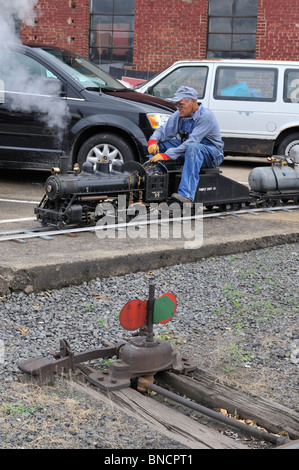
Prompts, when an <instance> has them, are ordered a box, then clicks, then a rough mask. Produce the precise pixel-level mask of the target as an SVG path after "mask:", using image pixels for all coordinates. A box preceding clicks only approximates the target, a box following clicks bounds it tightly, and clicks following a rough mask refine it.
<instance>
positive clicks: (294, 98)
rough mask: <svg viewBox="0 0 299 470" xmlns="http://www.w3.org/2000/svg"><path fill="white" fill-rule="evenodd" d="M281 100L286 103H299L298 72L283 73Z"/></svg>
mask: <svg viewBox="0 0 299 470" xmlns="http://www.w3.org/2000/svg"><path fill="white" fill-rule="evenodd" d="M283 100H284V101H285V102H287V103H298V102H299V70H294V69H287V70H286V71H285V74H284V87H283Z"/></svg>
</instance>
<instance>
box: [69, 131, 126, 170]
mask: <svg viewBox="0 0 299 470" xmlns="http://www.w3.org/2000/svg"><path fill="white" fill-rule="evenodd" d="M115 159H116V160H121V161H122V162H127V161H132V160H135V158H134V152H133V150H132V148H131V147H130V145H129V144H128V142H127V141H126V140H125V139H123V138H122V137H119V136H117V135H115V134H111V133H109V132H102V133H100V134H96V135H94V136H93V137H90V138H89V139H87V140H86V142H84V144H83V145H82V147H81V148H80V150H79V152H78V159H77V161H78V163H79V165H80V167H82V164H83V163H84V162H86V161H88V162H91V163H93V164H94V166H95V165H96V163H97V162H99V161H102V162H109V161H112V160H115Z"/></svg>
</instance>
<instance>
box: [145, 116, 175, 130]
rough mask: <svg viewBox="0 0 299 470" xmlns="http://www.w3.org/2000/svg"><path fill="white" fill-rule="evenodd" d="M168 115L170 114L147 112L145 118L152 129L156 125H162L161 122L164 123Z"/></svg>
mask: <svg viewBox="0 0 299 470" xmlns="http://www.w3.org/2000/svg"><path fill="white" fill-rule="evenodd" d="M169 116H170V114H160V113H149V114H147V118H148V120H149V122H150V125H151V126H152V128H153V129H157V128H158V127H160V126H162V124H164V122H166V121H167V120H168V118H169Z"/></svg>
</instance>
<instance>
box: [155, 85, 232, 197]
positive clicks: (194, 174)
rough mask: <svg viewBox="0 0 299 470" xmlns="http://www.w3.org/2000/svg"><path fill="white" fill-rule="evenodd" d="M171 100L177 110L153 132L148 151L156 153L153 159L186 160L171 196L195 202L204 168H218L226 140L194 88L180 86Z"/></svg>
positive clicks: (221, 160)
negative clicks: (177, 186)
mask: <svg viewBox="0 0 299 470" xmlns="http://www.w3.org/2000/svg"><path fill="white" fill-rule="evenodd" d="M171 101H173V102H174V103H175V104H176V107H177V111H175V113H173V114H172V115H171V116H170V117H169V119H168V120H167V122H165V123H164V124H163V125H162V126H161V127H159V128H158V129H156V130H155V131H154V133H153V134H152V136H151V138H150V140H149V141H148V152H149V154H150V155H153V156H152V157H151V159H150V161H151V162H157V161H167V160H177V161H183V170H182V177H181V181H180V185H179V188H178V192H177V193H174V194H172V196H171V197H172V199H174V200H175V201H178V202H180V203H189V204H190V203H193V202H194V198H195V193H196V189H197V185H198V182H199V172H200V170H201V168H216V167H217V166H218V165H220V164H221V163H222V162H223V159H224V156H223V141H222V138H221V134H220V129H219V125H218V123H217V121H216V118H215V116H214V113H213V112H212V111H211V110H209V109H207V108H205V107H204V106H203V105H202V104H201V103H199V104H198V103H197V91H196V90H194V88H190V87H187V86H181V87H180V88H179V89H178V90H177V92H176V94H175V96H174V97H173V98H172V100H171ZM165 164H166V166H167V162H166V163H165Z"/></svg>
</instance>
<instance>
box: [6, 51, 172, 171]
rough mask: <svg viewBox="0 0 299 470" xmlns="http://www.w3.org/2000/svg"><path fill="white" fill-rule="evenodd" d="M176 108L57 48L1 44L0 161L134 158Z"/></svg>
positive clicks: (26, 163) (48, 164)
mask: <svg viewBox="0 0 299 470" xmlns="http://www.w3.org/2000/svg"><path fill="white" fill-rule="evenodd" d="M174 110H175V107H174V106H173V104H171V103H170V102H168V101H165V100H163V99H160V98H156V97H152V96H147V95H142V94H141V93H137V92H135V91H133V90H131V89H129V88H127V87H125V86H124V85H122V84H121V83H120V82H119V81H117V80H116V79H114V78H113V77H111V76H110V75H109V74H107V73H105V72H104V71H103V70H101V69H100V68H99V67H98V66H96V65H95V64H93V63H92V62H90V61H88V60H86V59H84V58H83V57H81V56H79V55H77V54H74V53H73V52H70V51H67V50H65V49H61V48H55V47H44V46H41V47H29V46H25V45H22V44H18V45H11V46H9V47H7V46H6V47H5V48H3V46H1V45H0V167H2V168H4V167H5V168H31V169H47V170H48V169H51V168H52V167H55V166H59V164H60V158H61V156H62V155H64V156H66V157H67V158H68V167H69V169H71V168H72V167H73V165H74V163H79V165H80V166H81V165H82V163H83V162H84V161H86V160H88V161H91V162H93V163H94V164H95V163H96V162H97V161H99V160H100V161H112V160H113V159H121V160H123V161H129V160H136V161H140V162H141V163H142V162H143V161H144V159H145V157H146V155H147V140H148V139H149V137H150V136H151V134H152V133H153V131H154V129H155V128H157V127H159V126H160V125H161V124H162V123H163V122H165V121H166V120H167V119H168V117H169V116H170V114H171V113H172V112H173V111H174Z"/></svg>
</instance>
